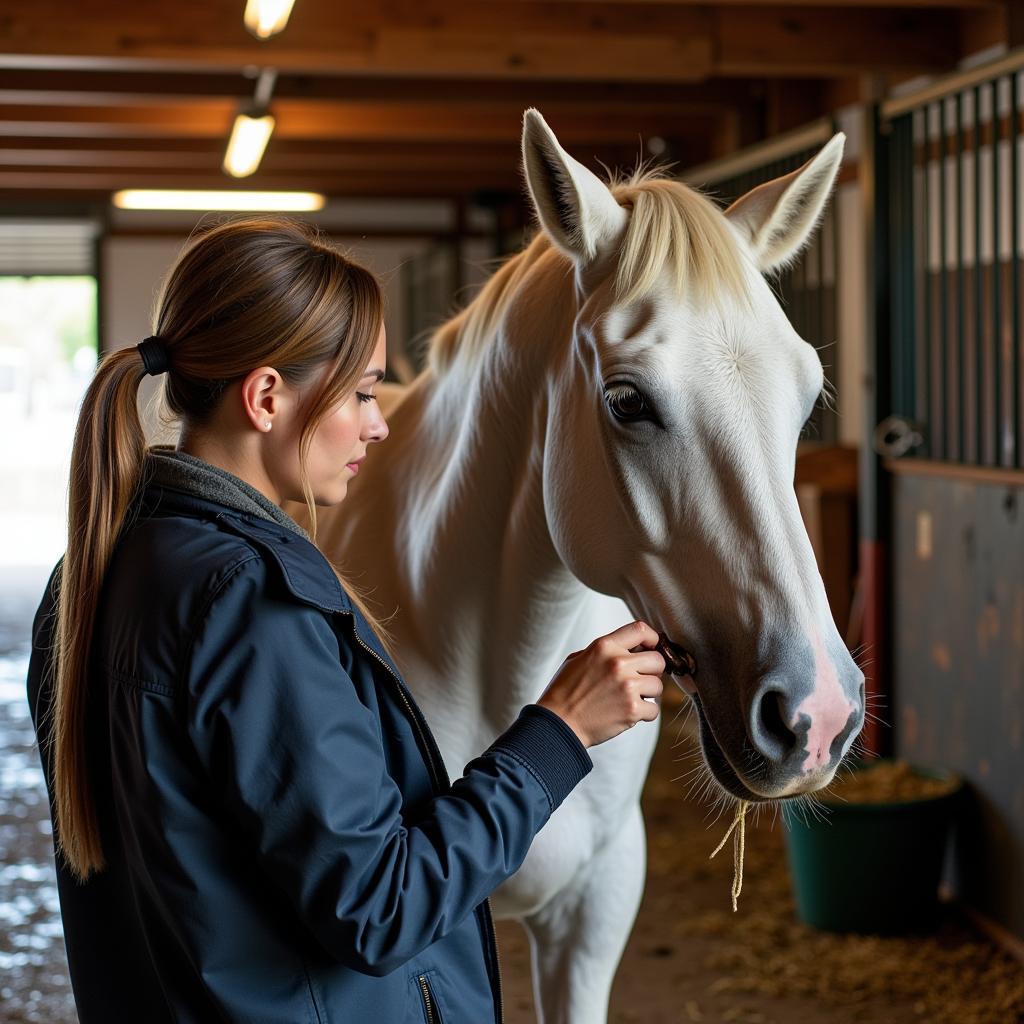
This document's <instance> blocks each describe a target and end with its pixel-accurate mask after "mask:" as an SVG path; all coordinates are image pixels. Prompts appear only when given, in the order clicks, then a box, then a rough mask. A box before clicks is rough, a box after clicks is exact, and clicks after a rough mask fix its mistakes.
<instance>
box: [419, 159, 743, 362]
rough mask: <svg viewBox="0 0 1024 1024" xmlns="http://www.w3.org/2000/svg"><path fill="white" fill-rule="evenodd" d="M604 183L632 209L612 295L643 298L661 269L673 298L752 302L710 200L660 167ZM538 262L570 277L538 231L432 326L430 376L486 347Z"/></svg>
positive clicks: (728, 233)
mask: <svg viewBox="0 0 1024 1024" xmlns="http://www.w3.org/2000/svg"><path fill="white" fill-rule="evenodd" d="M609 188H610V190H611V193H612V195H613V196H614V197H615V200H616V201H617V202H618V203H619V205H620V206H623V207H625V208H626V209H628V210H630V211H631V214H630V217H629V222H628V225H627V227H626V233H625V236H624V237H623V240H622V245H621V249H620V252H619V263H618V268H617V270H616V274H615V294H616V299H617V301H619V302H620V303H623V304H626V303H629V302H634V301H637V300H639V299H643V298H644V297H645V296H646V295H648V294H649V293H650V292H651V290H652V289H653V287H654V285H655V282H656V281H657V280H658V279H659V278H660V277H661V275H662V273H663V272H664V271H666V270H667V271H668V274H669V280H670V282H671V284H672V287H673V289H674V292H675V294H676V296H677V297H678V298H680V299H683V298H689V299H692V300H693V301H694V302H695V303H696V304H697V305H698V306H705V305H706V304H708V303H710V302H712V301H713V300H714V299H715V298H716V297H721V296H723V295H728V296H730V297H733V298H736V299H738V300H740V301H749V295H748V290H747V282H746V275H745V267H744V263H745V255H744V253H743V251H742V249H741V247H740V245H739V242H738V241H737V239H736V237H735V235H733V233H732V230H731V229H730V227H729V225H728V222H727V221H726V219H725V218H724V217H723V216H722V211H721V210H720V209H719V207H718V206H717V205H716V204H715V203H714V201H713V200H712V199H710V198H709V197H708V196H706V195H704V194H703V193H702V192H699V191H697V190H696V189H694V188H692V187H690V186H689V185H685V184H683V182H681V181H676V180H674V179H672V178H668V177H665V175H664V172H663V171H658V170H638V171H636V172H634V173H633V174H631V175H630V176H629V177H628V178H625V179H621V180H614V179H613V180H612V182H611V183H610V185H609ZM542 260H548V261H551V263H552V264H553V266H552V268H551V269H552V271H553V272H557V269H558V268H559V267H560V268H561V270H562V272H563V273H565V274H566V276H567V277H568V274H569V271H570V269H571V260H570V259H569V257H568V256H566V255H565V254H563V253H562V252H561V251H559V250H558V249H556V248H555V247H554V245H553V244H552V242H551V240H550V238H548V236H547V235H546V234H545V233H544V232H543V231H541V232H539V233H538V234H537V235H535V236H534V238H533V240H532V241H531V242H530V244H529V245H528V246H527V247H526V248H525V249H523V250H522V251H521V252H518V253H516V255H515V256H512V257H511V258H510V259H509V260H508V261H507V262H506V263H504V264H503V265H502V266H501V267H500V268H499V269H498V271H497V272H496V273H494V274H493V275H492V276H491V277H490V279H489V280H488V281H487V283H486V284H485V285H484V287H483V288H482V289H481V291H480V293H479V294H478V295H477V296H476V298H475V299H474V300H473V301H472V302H471V303H470V304H469V305H468V306H467V307H466V308H465V309H464V310H462V312H460V313H459V314H458V315H457V316H455V317H454V318H453V319H451V320H449V321H448V322H447V323H444V324H442V325H441V326H440V327H439V328H438V329H437V330H436V331H435V333H434V335H433V337H432V338H431V339H430V342H429V349H428V354H427V362H428V365H429V367H430V369H431V370H432V371H433V372H434V373H435V374H438V375H439V374H441V373H443V372H444V371H445V370H446V369H447V368H448V367H449V366H450V365H451V363H452V362H453V360H454V358H455V356H456V353H459V354H462V355H464V356H467V357H472V356H473V355H474V354H478V353H479V352H480V351H481V350H482V349H483V348H484V346H485V345H486V344H487V342H488V340H489V339H490V338H492V337H493V336H494V334H495V332H496V328H497V325H498V324H499V323H500V321H501V320H502V318H503V317H504V315H505V311H506V310H507V308H508V305H509V303H510V302H511V300H512V298H513V296H515V294H516V292H517V291H518V289H519V286H520V284H521V283H522V281H523V278H524V277H525V276H526V275H527V273H528V272H529V271H530V270H532V269H533V268H534V266H536V265H537V264H539V263H540V262H541V261H542Z"/></svg>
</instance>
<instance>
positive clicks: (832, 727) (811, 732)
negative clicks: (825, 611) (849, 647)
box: [789, 629, 856, 774]
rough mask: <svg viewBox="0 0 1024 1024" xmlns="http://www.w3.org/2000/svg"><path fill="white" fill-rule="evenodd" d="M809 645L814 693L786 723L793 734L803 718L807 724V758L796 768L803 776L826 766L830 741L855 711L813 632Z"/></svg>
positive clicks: (854, 706) (814, 631)
mask: <svg viewBox="0 0 1024 1024" xmlns="http://www.w3.org/2000/svg"><path fill="white" fill-rule="evenodd" d="M811 645H812V647H813V648H814V689H813V690H812V691H811V693H810V695H809V696H808V697H805V698H804V699H803V700H802V701H801V702H800V704H799V705H798V706H797V709H796V711H794V712H793V718H792V720H791V721H790V723H789V724H790V727H791V728H792V729H794V730H795V729H796V727H797V724H798V723H799V721H800V718H801V716H803V715H807V716H808V717H809V718H810V720H811V725H810V728H809V729H808V730H807V746H806V748H805V752H806V754H807V756H806V757H805V758H804V762H803V764H802V765H801V766H800V770H801V771H802V772H804V773H805V774H806V773H807V772H813V771H817V770H818V769H819V768H824V767H825V766H826V765H827V764H828V763H829V760H830V756H829V748H830V747H831V746H832V741H833V740H834V739H835V738H836V737H837V736H838V735H839V734H840V733H841V732H842V731H843V729H844V728H845V727H846V723H847V722H848V721H849V719H850V714H851V712H853V711H855V710H856V705H855V704H853V703H852V702H851V701H850V699H849V698H848V697H847V696H846V694H845V693H844V692H843V688H842V686H841V685H840V683H839V677H838V676H837V675H836V667H835V665H833V664H832V659H831V658H829V656H828V654H826V652H825V647H824V644H822V642H821V633H820V632H819V631H818V630H817V629H814V630H812V639H811Z"/></svg>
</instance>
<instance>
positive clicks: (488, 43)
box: [0, 0, 712, 81]
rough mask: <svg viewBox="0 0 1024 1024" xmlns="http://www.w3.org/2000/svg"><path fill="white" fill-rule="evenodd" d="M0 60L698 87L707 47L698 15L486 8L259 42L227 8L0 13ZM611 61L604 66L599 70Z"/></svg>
mask: <svg viewBox="0 0 1024 1024" xmlns="http://www.w3.org/2000/svg"><path fill="white" fill-rule="evenodd" d="M7 6H8V8H9V10H8V11H7V12H6V13H5V16H4V18H3V19H0V53H10V54H14V55H33V54H35V55H44V54H61V55H66V56H70V57H87V58H93V59H95V58H100V59H110V58H115V59H116V58H126V59H142V58H144V59H154V60H165V61H184V62H187V63H189V64H192V65H193V66H202V65H207V66H209V65H220V66H227V67H238V66H243V65H246V64H253V63H255V64H264V65H266V64H270V65H272V66H274V67H276V68H278V69H279V70H292V71H295V70H318V69H319V70H334V71H349V72H354V73H361V74H369V75H412V76H415V77H419V76H426V77H443V78H452V77H467V76H468V77H474V76H479V77H481V78H490V79H495V78H519V79H523V78H537V77H542V78H552V79H568V80H572V79H580V78H589V79H599V80H605V81H608V80H623V81H652V80H653V81H699V80H701V79H703V78H705V77H707V75H708V73H709V71H710V66H711V58H712V41H711V39H710V37H709V35H708V32H707V28H706V25H707V21H708V19H707V17H706V16H705V15H704V13H703V12H702V11H700V10H698V9H696V8H680V9H672V8H666V7H663V6H659V5H657V4H653V5H650V7H649V8H647V9H645V10H643V11H640V12H639V14H640V16H639V17H638V10H637V8H635V7H633V6H631V5H624V6H622V7H618V8H616V7H615V6H614V5H612V6H609V5H607V4H571V5H561V6H560V5H557V4H552V3H547V2H530V3H520V2H508V0H490V2H487V3H480V2H478V0H391V2H389V3H387V4H378V3H371V4H331V3H322V4H305V5H299V6H297V7H296V9H295V11H294V12H293V13H292V16H291V19H290V20H289V24H288V31H287V32H282V33H281V34H280V35H279V36H275V37H273V38H271V39H269V40H266V41H263V42H260V41H257V40H255V39H254V38H253V37H252V36H250V35H249V33H248V32H246V30H245V28H244V26H243V24H242V17H241V12H240V11H239V10H238V9H237V6H236V5H234V4H230V5H229V4H210V3H206V2H204V0H182V2H180V3H176V4H175V5H174V6H173V9H172V8H171V6H170V5H169V4H161V3H158V2H150V3H145V4H139V3H136V2H134V0H106V4H105V10H104V17H103V19H102V20H101V19H97V18H95V17H94V16H93V14H92V13H91V11H90V10H89V8H88V7H86V6H85V5H80V4H72V5H69V4H67V3H66V0H36V2H34V3H32V4H25V5H14V4H8V5H7ZM610 53H614V55H615V56H614V59H611V60H609V59H608V56H609V54H610Z"/></svg>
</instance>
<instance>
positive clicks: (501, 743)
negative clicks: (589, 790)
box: [487, 704, 594, 811]
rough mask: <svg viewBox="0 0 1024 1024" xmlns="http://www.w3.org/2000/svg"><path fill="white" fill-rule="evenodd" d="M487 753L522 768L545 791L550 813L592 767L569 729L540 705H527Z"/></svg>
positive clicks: (581, 745) (583, 748)
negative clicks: (504, 757)
mask: <svg viewBox="0 0 1024 1024" xmlns="http://www.w3.org/2000/svg"><path fill="white" fill-rule="evenodd" d="M490 751H502V752H504V753H508V754H511V755H512V756H513V757H514V758H515V759H516V760H517V761H520V762H521V763H522V764H524V765H525V766H526V767H527V768H528V769H529V770H530V771H531V772H532V773H533V775H534V776H535V777H536V778H537V781H538V782H540V784H541V785H542V786H543V787H544V789H545V790H546V791H547V794H548V797H549V799H550V800H551V810H552V811H553V810H554V809H555V808H556V807H558V805H559V804H560V803H561V802H562V801H563V800H564V799H565V798H566V797H567V796H568V795H569V793H570V792H572V790H573V789H574V788H575V787H576V785H577V784H578V783H579V782H580V780H581V779H583V778H584V776H586V775H587V773H588V772H589V771H590V769H591V768H593V767H594V762H593V761H591V759H590V755H589V754H588V753H587V748H586V747H585V746H584V745H583V744H582V743H581V742H580V738H579V737H578V736H577V735H576V733H575V732H574V731H573V728H572V726H570V725H569V724H568V723H567V722H566V721H565V720H564V719H563V718H562V717H561V716H560V715H556V714H555V712H554V711H551V710H549V709H548V708H545V707H541V705H539V704H527V705H526V706H525V707H524V708H523V709H522V711H520V712H519V717H518V718H517V719H516V720H515V721H514V722H513V723H512V725H510V726H509V727H508V729H506V730H505V731H504V732H503V733H502V734H501V735H500V736H499V737H498V738H497V739H496V740H495V741H494V742H493V743H492V744H491V745H490V747H488V748H487V752H490Z"/></svg>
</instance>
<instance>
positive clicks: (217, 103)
mask: <svg viewBox="0 0 1024 1024" xmlns="http://www.w3.org/2000/svg"><path fill="white" fill-rule="evenodd" d="M236 110H237V107H236V105H235V104H234V103H232V102H231V101H228V100H220V99H201V98H197V99H193V100H190V101H188V102H175V101H166V102H161V103H151V104H148V105H141V104H140V105H136V106H123V105H122V106H112V107H104V106H98V107H91V106H81V107H66V106H52V105H44V106H32V105H27V104H26V105H22V104H10V103H8V104H0V136H3V135H19V136H28V137H45V136H51V137H57V136H60V137H78V138H100V137H117V136H129V135H130V136H133V137H142V138H145V137H150V138H175V137H177V138H218V139H224V140H226V139H227V135H228V132H229V131H230V128H231V124H232V121H233V119H234V116H235V113H236ZM543 112H544V114H545V116H546V117H547V118H548V119H549V121H550V122H551V124H552V127H553V128H554V129H555V131H557V132H558V134H559V137H560V138H561V140H562V141H563V142H564V143H567V144H573V143H581V142H583V143H596V142H622V143H625V142H629V141H634V142H635V143H636V144H637V145H639V142H640V139H641V138H642V137H645V136H646V137H650V136H652V135H659V136H665V135H689V134H694V133H695V131H694V130H695V128H698V127H699V126H700V125H701V124H708V123H709V122H710V121H711V120H712V116H711V115H697V114H693V113H687V112H686V111H683V112H679V111H676V110H675V109H673V108H671V107H670V108H667V109H664V110H661V111H658V110H648V109H642V110H633V109H632V108H630V107H624V108H623V107H616V108H613V107H611V106H599V107H596V108H594V107H571V108H569V107H567V108H561V107H559V106H552V105H547V106H546V107H545V109H544V111H543ZM274 114H275V116H276V117H277V125H276V127H275V130H274V138H275V139H334V140H346V141H348V140H351V141H356V140H377V141H388V140H399V141H421V142H434V143H436V144H438V145H444V144H445V143H447V142H458V141H461V142H475V141H481V142H501V141H512V140H517V139H518V138H519V136H520V131H521V123H522V114H523V111H522V107H521V106H520V105H519V104H514V105H513V104H506V105H502V106H498V105H494V104H484V103H481V104H470V103H466V104H464V105H463V106H462V107H461V108H460V109H458V110H449V109H447V108H444V107H442V106H439V105H436V104H422V103H417V102H407V103H403V104H398V103H394V104H378V105H375V106H372V107H368V106H365V105H362V104H353V103H340V102H313V101H305V100H280V101H277V102H275V103H274Z"/></svg>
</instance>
